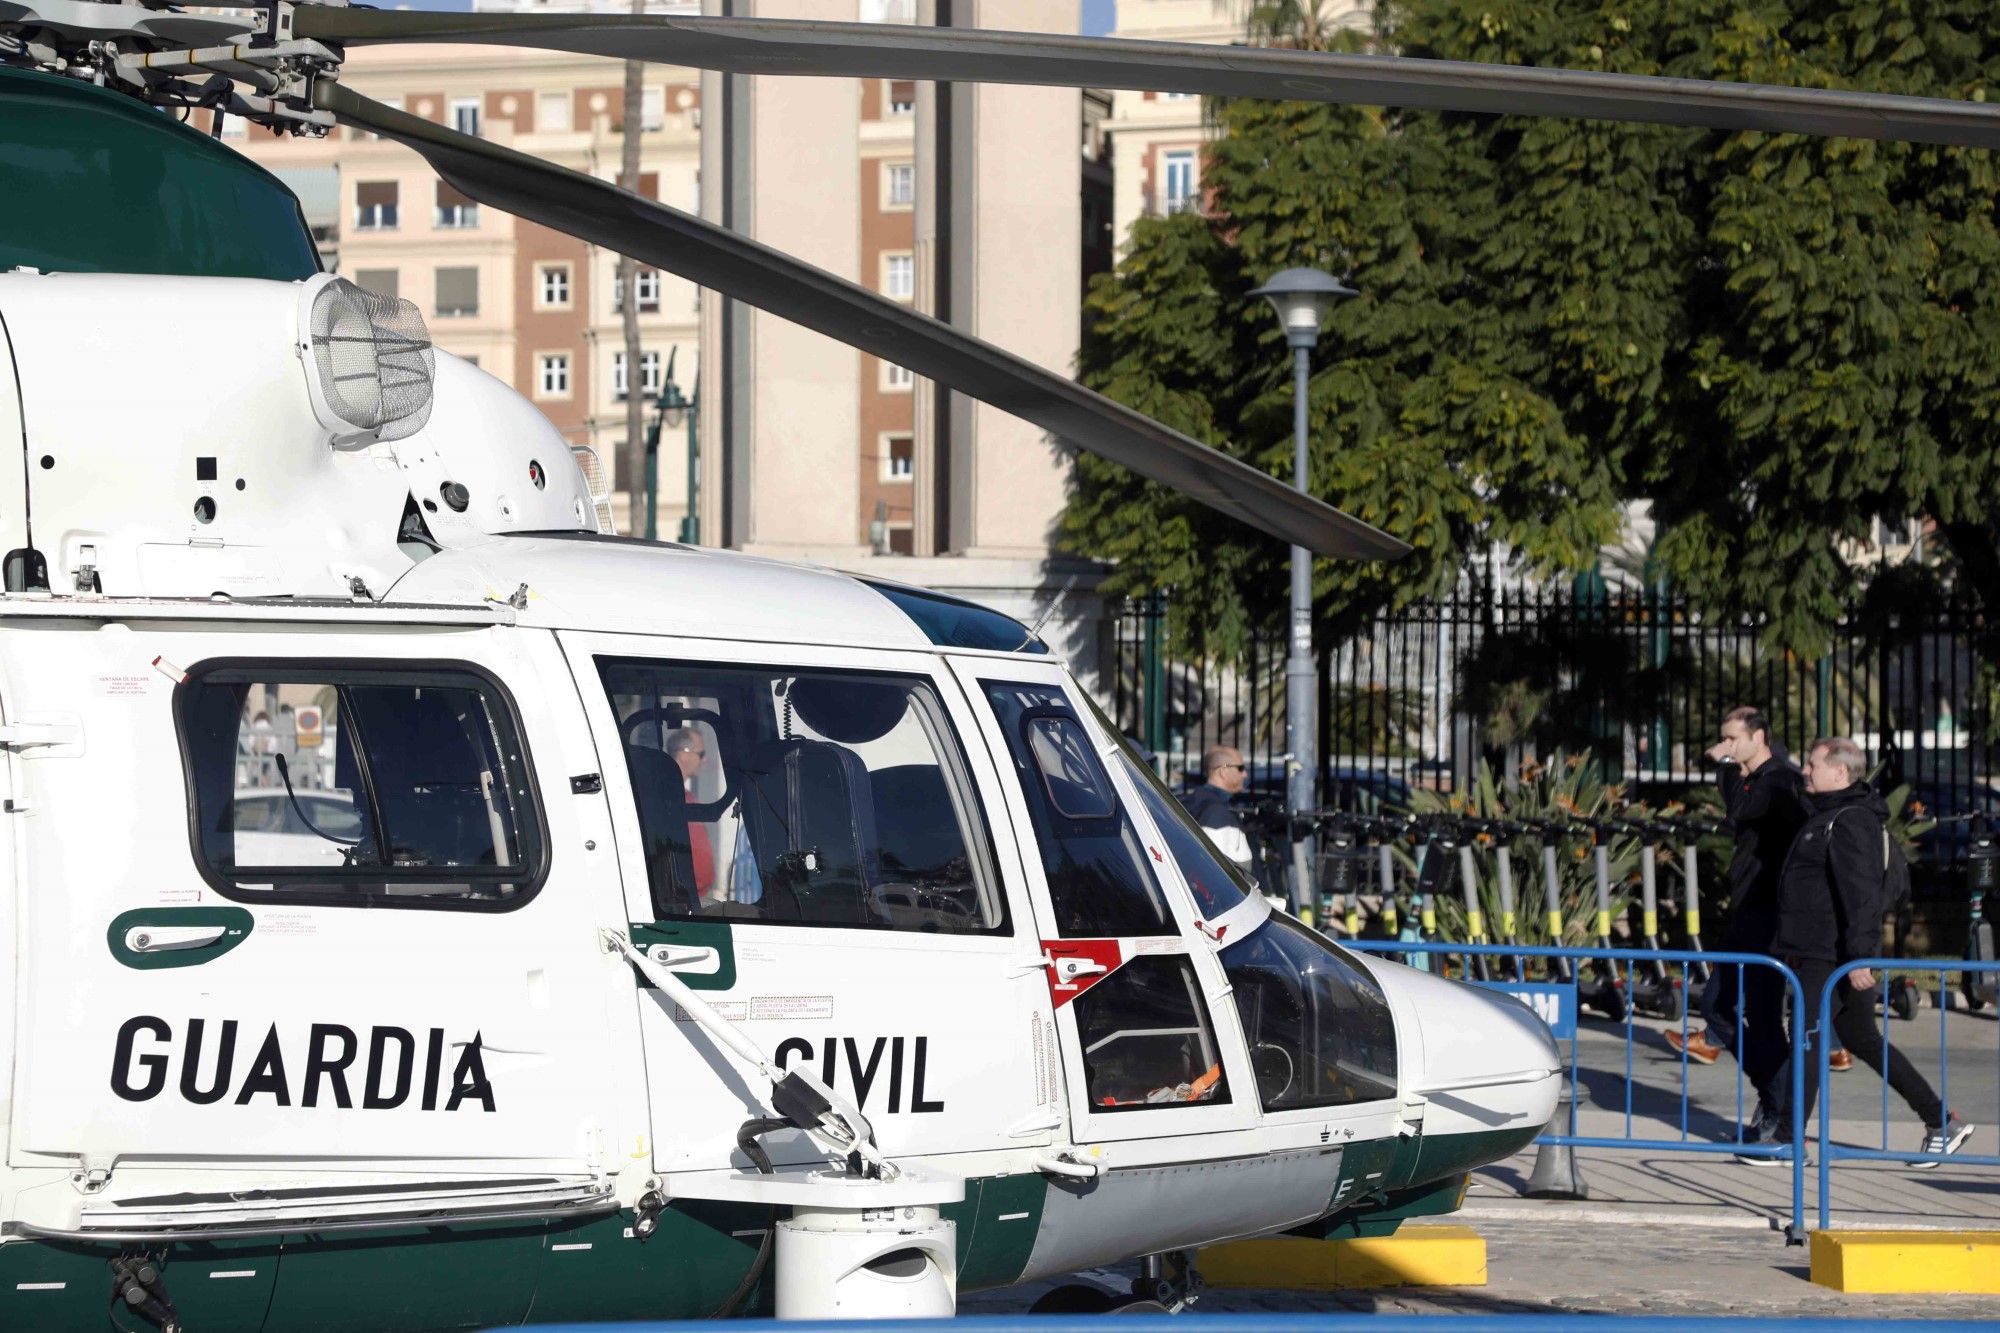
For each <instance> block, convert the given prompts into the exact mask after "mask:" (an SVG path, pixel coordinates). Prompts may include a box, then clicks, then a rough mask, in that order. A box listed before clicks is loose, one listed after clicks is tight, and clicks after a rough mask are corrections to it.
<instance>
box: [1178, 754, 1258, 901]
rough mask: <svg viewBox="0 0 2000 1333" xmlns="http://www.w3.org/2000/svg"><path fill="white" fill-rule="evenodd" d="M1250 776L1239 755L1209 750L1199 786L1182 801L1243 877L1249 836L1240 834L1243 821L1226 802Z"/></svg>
mask: <svg viewBox="0 0 2000 1333" xmlns="http://www.w3.org/2000/svg"><path fill="white" fill-rule="evenodd" d="M1249 774H1250V770H1249V768H1248V766H1247V765H1245V764H1244V762H1243V755H1242V754H1241V753H1240V752H1239V751H1237V750H1235V749H1232V748H1231V747H1229V746H1227V745H1214V746H1210V747H1209V749H1208V752H1207V753H1205V754H1204V755H1202V757H1201V778H1202V782H1201V785H1200V786H1199V787H1196V788H1195V789H1194V790H1193V791H1191V792H1189V793H1188V794H1187V795H1186V796H1185V797H1183V798H1182V799H1181V805H1182V806H1183V807H1184V808H1185V809H1186V810H1187V812H1188V813H1189V814H1191V815H1193V816H1194V820H1195V823H1197V824H1199V825H1201V829H1202V832H1204V833H1206V834H1207V835H1208V840H1209V841H1210V842H1212V843H1214V844H1215V850H1216V851H1218V852H1221V853H1222V854H1223V855H1224V856H1226V857H1228V858H1229V859H1230V860H1231V861H1234V862H1235V863H1236V865H1237V868H1238V869H1240V870H1242V871H1243V872H1244V873H1246V874H1249V873H1251V871H1250V862H1251V856H1250V836H1249V835H1248V834H1247V833H1245V832H1244V831H1243V821H1242V820H1240V819H1238V818H1237V817H1236V809H1235V807H1234V806H1232V805H1230V803H1229V798H1230V797H1232V796H1234V795H1236V793H1237V792H1240V791H1242V790H1243V786H1244V784H1245V783H1246V782H1248V781H1249Z"/></svg>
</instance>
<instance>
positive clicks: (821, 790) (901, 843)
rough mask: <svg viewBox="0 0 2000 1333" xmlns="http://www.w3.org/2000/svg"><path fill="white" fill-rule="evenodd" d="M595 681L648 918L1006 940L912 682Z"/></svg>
mask: <svg viewBox="0 0 2000 1333" xmlns="http://www.w3.org/2000/svg"><path fill="white" fill-rule="evenodd" d="M598 669H599V673H600V675H601V676H602V678H603V681H604V688H605V692H606V693H607V695H608V696H609V697H610V701H611V706H612V711H613V713H614V715H615V716H616V718H617V723H618V738H619V743H620V748H621V749H622V751H623V753H624V759H625V766H626V772H627V775H628V776H629V777H630V779H631V783H632V792H633V797H634V800H635V802H636V803H637V806H638V810H637V814H638V820H639V831H640V838H641V847H642V851H643V854H644V857H645V862H646V878H647V883H648V887H649V889H650V892H651V895H652V906H653V913H654V916H655V918H656V919H659V920H681V919H688V918H717V917H721V918H730V919H735V920H743V921H759V922H766V923H770V924H778V925H807V926H845V927H854V928H873V929H887V930H914V931H932V932H939V933H946V934H1004V933H1005V932H1006V929H1007V913H1006V904H1005V898H1004V896H1003V894H1002V892H1001V889H1000V884H999V881H998V879H997V877H996V875H995V874H994V871H993V857H992V851H991V845H990V840H989V838H988V835H987V831H986V825H985V820H984V818H983V815H982V812H981V811H980V808H979V803H978V798H977V796H976V794H975V793H974V791H973V788H972V783H971V780H970V777H969V775H968V773H967V771H966V769H965V766H964V758H963V753H962V751H961V750H960V748H959V745H958V741H957V738H956V737H955V736H954V734H953V733H952V730H951V727H950V724H949V723H948V721H947V720H946V718H945V715H944V711H943V708H942V705H941V704H940V702H939V700H938V697H937V694H936V692H935V691H934V690H933V689H932V687H931V685H930V683H929V682H928V681H926V680H924V679H923V678H922V677H918V676H900V675H884V674H875V673H860V672H833V671H796V670H792V669H789V668H768V667H736V666H709V665H701V664H692V663H680V662H662V661H651V660H637V659H629V658H602V659H599V662H598Z"/></svg>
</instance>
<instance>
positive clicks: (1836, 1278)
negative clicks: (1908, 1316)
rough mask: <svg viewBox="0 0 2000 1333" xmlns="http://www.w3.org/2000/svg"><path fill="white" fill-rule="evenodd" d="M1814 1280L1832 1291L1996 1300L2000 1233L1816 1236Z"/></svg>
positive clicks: (1831, 1233) (1827, 1233)
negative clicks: (1964, 1296)
mask: <svg viewBox="0 0 2000 1333" xmlns="http://www.w3.org/2000/svg"><path fill="white" fill-rule="evenodd" d="M1812 1280H1813V1281H1814V1282H1816V1283H1818V1284H1819V1285H1820V1286H1822V1287H1832V1288H1833V1289H1834V1290H1835V1291H1874V1292H1906V1293H1925V1294H1934V1295H1944V1294H1947V1293H1950V1294H1954V1295H1958V1294H1966V1295H1988V1296H2000V1231H1815V1232H1813V1233H1812Z"/></svg>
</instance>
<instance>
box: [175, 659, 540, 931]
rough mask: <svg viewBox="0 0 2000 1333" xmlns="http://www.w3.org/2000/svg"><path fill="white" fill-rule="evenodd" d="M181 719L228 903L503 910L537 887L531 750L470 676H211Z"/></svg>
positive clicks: (352, 669)
mask: <svg viewBox="0 0 2000 1333" xmlns="http://www.w3.org/2000/svg"><path fill="white" fill-rule="evenodd" d="M175 711H176V715H177V717H178V720H179V723H180V734H181V745H182V752H183V755H184V758H185V763H186V765H187V773H188V783H189V789H190V792H191V794H192V797H193V807H194V808H193V811H192V820H193V825H194V829H193V831H194V843H195V849H196V852H197V853H198V855H199V859H200V863H201V867H202V870H203V872H204V874H205V875H206V876H207V878H208V879H209V881H210V883H212V884H214V885H215V887H216V888H217V889H218V890H219V891H220V892H222V893H224V894H225V895H227V896H230V897H234V898H237V899H239V900H243V901H255V902H273V901H282V902H305V903H320V904H324V905H328V906H353V907H368V906H391V907H472V908H480V907H483V908H488V909H504V908H508V907H514V906H518V905H519V904H521V903H523V902H525V901H527V899H528V897H529V895H530V894H531V893H532V892H533V888H534V885H535V884H536V883H537V882H538V881H539V879H540V875H541V867H542V864H543V861H544V857H543V847H544V844H545V841H546V840H545V837H544V834H543V830H542V823H541V812H540V809H539V808H538V806H537V805H536V802H535V796H534V789H533V777H532V773H531V771H530V769H529V765H528V756H527V752H526V747H525V746H524V745H523V744H522V742H521V739H520V733H519V730H518V728H517V727H516V725H515V723H514V718H513V710H512V708H511V706H510V704H509V701H508V700H507V698H506V696H505V694H504V693H503V691H502V690H501V689H500V687H499V685H498V684H497V683H495V682H494V681H492V680H491V679H490V678H488V677H486V676H484V675H483V674H479V673H475V672H474V671H472V670H471V669H470V668H457V667H417V666H410V665H399V664H394V663H382V664H372V665H371V664H361V663H346V662H343V663H340V664H338V665H335V664H332V663H325V662H289V661H288V662H264V663H214V664H205V665H202V666H198V667H197V668H196V669H195V670H194V671H193V672H192V673H191V674H190V675H189V678H188V680H187V682H186V683H185V684H184V685H182V686H181V687H180V689H179V690H178V691H177V692H176V695H175Z"/></svg>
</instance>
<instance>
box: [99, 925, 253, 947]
mask: <svg viewBox="0 0 2000 1333" xmlns="http://www.w3.org/2000/svg"><path fill="white" fill-rule="evenodd" d="M227 929H228V927H227V926H133V927H131V928H129V929H128V930H126V932H125V947H126V948H128V949H130V950H131V951H132V952H133V953H163V952H165V951H167V950H169V949H200V948H205V947H206V946H208V945H211V944H213V943H215V942H216V941H217V940H219V939H221V938H222V935H223V932H224V931H225V930H227Z"/></svg>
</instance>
